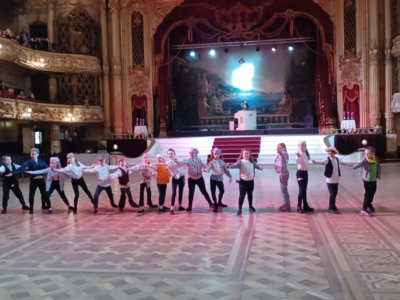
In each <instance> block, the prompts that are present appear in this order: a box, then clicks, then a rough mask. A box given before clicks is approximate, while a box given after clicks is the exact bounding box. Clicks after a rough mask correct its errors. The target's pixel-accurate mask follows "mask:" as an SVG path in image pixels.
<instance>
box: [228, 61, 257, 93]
mask: <svg viewBox="0 0 400 300" xmlns="http://www.w3.org/2000/svg"><path fill="white" fill-rule="evenodd" d="M253 76H254V66H253V64H250V63H247V64H243V65H241V66H240V67H239V68H237V69H236V70H235V71H233V75H232V85H233V86H234V87H236V88H239V89H241V90H244V91H248V90H251V89H252V88H253V84H252V81H251V80H252V78H253Z"/></svg>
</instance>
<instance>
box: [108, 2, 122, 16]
mask: <svg viewBox="0 0 400 300" xmlns="http://www.w3.org/2000/svg"><path fill="white" fill-rule="evenodd" d="M119 8H120V7H119V3H118V0H109V2H108V9H109V10H110V12H111V13H112V14H114V13H118V11H119Z"/></svg>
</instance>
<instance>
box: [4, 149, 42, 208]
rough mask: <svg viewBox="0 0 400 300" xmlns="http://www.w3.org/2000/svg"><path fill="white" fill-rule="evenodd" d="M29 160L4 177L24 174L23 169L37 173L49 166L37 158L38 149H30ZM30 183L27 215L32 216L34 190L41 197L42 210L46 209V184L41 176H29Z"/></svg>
mask: <svg viewBox="0 0 400 300" xmlns="http://www.w3.org/2000/svg"><path fill="white" fill-rule="evenodd" d="M31 158H32V159H30V160H28V161H26V162H25V163H24V164H23V165H22V166H20V167H19V168H18V169H16V170H14V171H13V172H12V173H9V174H7V175H6V177H11V176H15V175H18V174H20V173H22V172H24V170H25V169H28V171H38V170H43V169H47V168H48V167H49V166H48V165H47V164H46V163H45V162H44V161H43V160H41V159H38V158H39V149H38V148H32V149H31ZM30 179H31V181H30V183H29V207H30V210H29V214H33V204H34V201H35V192H36V188H39V190H40V194H41V196H42V209H48V207H47V206H46V182H45V181H44V178H43V176H42V175H30Z"/></svg>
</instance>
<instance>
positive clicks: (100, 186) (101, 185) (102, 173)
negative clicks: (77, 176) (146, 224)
mask: <svg viewBox="0 0 400 300" xmlns="http://www.w3.org/2000/svg"><path fill="white" fill-rule="evenodd" d="M105 159H106V158H105V157H104V156H99V157H98V158H97V164H96V165H94V166H93V168H87V169H85V170H83V172H85V173H96V174H97V188H96V191H95V192H94V205H95V212H93V213H94V214H95V215H96V214H97V207H98V205H99V196H100V194H101V192H102V191H106V193H107V195H108V198H109V199H110V204H111V206H112V207H114V208H118V205H116V204H115V202H114V195H113V192H112V189H111V186H110V185H111V180H110V178H108V175H110V170H115V169H118V166H109V165H107V164H105V162H104V160H105Z"/></svg>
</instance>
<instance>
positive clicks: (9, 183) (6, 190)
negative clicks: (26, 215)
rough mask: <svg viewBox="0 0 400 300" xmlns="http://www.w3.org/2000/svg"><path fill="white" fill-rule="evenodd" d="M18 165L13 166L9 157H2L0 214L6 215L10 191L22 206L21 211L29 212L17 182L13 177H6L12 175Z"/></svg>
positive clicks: (0, 169) (0, 167)
mask: <svg viewBox="0 0 400 300" xmlns="http://www.w3.org/2000/svg"><path fill="white" fill-rule="evenodd" d="M19 167H20V166H19V165H16V164H13V163H12V161H11V157H10V156H8V155H5V156H3V165H2V166H0V174H2V177H3V210H2V211H1V214H2V215H4V214H6V213H7V206H8V199H9V198H10V190H11V191H12V192H13V193H14V195H15V197H17V198H18V200H19V203H21V205H22V209H23V210H29V206H26V204H25V199H24V196H23V195H22V192H21V189H20V188H19V183H18V180H17V178H16V177H15V176H7V177H6V175H8V174H12V172H14V171H15V170H16V169H17V168H19Z"/></svg>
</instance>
